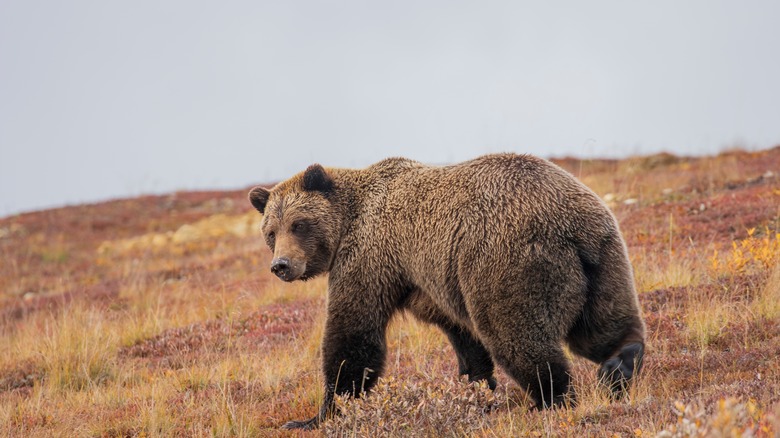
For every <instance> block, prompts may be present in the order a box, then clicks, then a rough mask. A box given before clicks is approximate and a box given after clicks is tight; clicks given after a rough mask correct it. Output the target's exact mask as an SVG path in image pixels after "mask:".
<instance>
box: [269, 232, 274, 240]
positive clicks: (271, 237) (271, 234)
mask: <svg viewBox="0 0 780 438" xmlns="http://www.w3.org/2000/svg"><path fill="white" fill-rule="evenodd" d="M275 237H276V233H274V232H273V231H271V232H270V233H268V240H274V238H275Z"/></svg>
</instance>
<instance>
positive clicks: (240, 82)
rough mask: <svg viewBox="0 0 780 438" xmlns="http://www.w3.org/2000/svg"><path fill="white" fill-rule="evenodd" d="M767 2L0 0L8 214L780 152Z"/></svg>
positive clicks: (778, 32)
mask: <svg viewBox="0 0 780 438" xmlns="http://www.w3.org/2000/svg"><path fill="white" fill-rule="evenodd" d="M778 23H780V2H777V1H763V2H762V1H746V2H735V1H731V2H725V1H711V0H710V1H654V2H626V1H611V2H605V1H552V2H534V3H530V2H520V1H507V2H488V1H469V2H461V1H452V0H448V1H420V0H415V1H396V0H394V1H366V0H362V1H333V2H324V1H290V0H285V1H258V0H246V1H219V2H216V1H210V2H203V1H194V0H182V1H171V0H153V1H146V0H141V1H139V0H134V1H106V0H96V1H79V0H69V1H58V0H49V1H37V0H0V216H5V215H9V214H13V213H16V212H19V211H28V210H33V209H39V208H45V207H50V206H59V205H65V204H72V203H80V202H85V201H95V200H101V199H106V198H114V197H124V196H134V195H138V194H140V193H160V192H168V191H175V190H187V189H219V188H239V187H244V186H248V185H250V184H253V183H258V182H266V181H274V180H279V179H282V178H285V177H287V176H289V175H291V174H292V173H294V172H298V171H300V170H303V169H304V168H305V167H306V166H307V165H309V164H311V163H312V162H320V163H322V164H324V165H326V166H337V167H363V166H366V165H368V164H370V163H372V162H375V161H378V160H379V159H382V158H384V157H387V156H399V155H400V156H408V157H410V158H414V159H418V160H421V161H424V162H429V163H445V162H454V161H461V160H464V159H468V158H471V157H474V156H477V155H480V154H483V153H488V152H499V151H516V152H529V153H533V154H537V155H541V156H544V157H554V156H562V155H574V156H583V157H593V156H613V157H614V156H626V155H630V154H637V153H651V152H657V151H662V150H664V151H671V152H675V153H680V154H704V153H712V152H715V151H718V150H721V149H724V148H727V147H733V146H743V147H747V148H751V149H755V148H765V147H770V146H774V145H776V144H780V79H778V78H780V25H778Z"/></svg>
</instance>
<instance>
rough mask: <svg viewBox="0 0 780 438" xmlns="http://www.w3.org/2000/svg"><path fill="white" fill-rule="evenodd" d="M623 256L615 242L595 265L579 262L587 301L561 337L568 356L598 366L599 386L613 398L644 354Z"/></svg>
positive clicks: (623, 391)
mask: <svg viewBox="0 0 780 438" xmlns="http://www.w3.org/2000/svg"><path fill="white" fill-rule="evenodd" d="M624 251H625V250H624V249H623V247H622V245H621V244H620V242H619V241H615V242H613V245H612V246H611V247H610V248H608V250H606V251H605V252H604V253H603V254H602V260H601V262H600V263H599V264H588V263H586V262H584V261H583V269H584V272H585V276H586V277H587V301H586V303H585V306H584V307H583V310H582V313H581V315H579V317H578V318H577V320H576V321H575V323H574V325H573V326H572V328H571V329H570V330H569V333H568V334H567V337H566V340H567V343H568V345H569V348H570V349H571V350H572V352H574V353H576V354H578V355H580V356H583V357H585V358H587V359H589V360H591V361H593V362H595V363H597V364H599V365H600V366H599V370H598V377H599V380H600V381H602V382H603V383H604V384H605V385H606V386H607V387H608V388H609V389H610V390H611V392H612V395H613V397H615V398H621V397H623V396H625V395H626V393H627V391H628V387H629V385H630V383H631V381H632V380H634V379H635V378H636V376H637V375H638V374H639V372H640V370H641V368H642V361H643V358H644V353H645V326H644V322H643V321H642V318H641V316H640V311H639V304H638V302H637V297H636V292H635V291H634V283H633V276H632V274H631V267H630V264H629V262H628V258H627V256H626V255H625V252H624Z"/></svg>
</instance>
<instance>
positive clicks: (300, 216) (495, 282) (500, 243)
mask: <svg viewBox="0 0 780 438" xmlns="http://www.w3.org/2000/svg"><path fill="white" fill-rule="evenodd" d="M250 201H251V202H252V204H253V205H254V206H255V208H257V209H258V211H260V212H261V213H264V217H263V222H262V231H263V234H264V236H265V238H266V241H267V242H268V245H269V246H270V248H271V249H272V250H273V251H274V261H273V262H272V270H273V271H274V272H275V273H276V274H277V275H278V276H279V277H280V278H282V279H283V280H286V281H293V280H297V279H307V278H310V277H312V276H315V275H318V274H322V273H326V272H329V273H330V277H329V283H328V309H327V322H326V326H325V335H324V340H323V345H322V359H323V372H324V378H325V382H326V391H325V402H324V403H323V407H322V409H321V411H320V413H319V414H318V415H317V416H315V417H314V418H312V419H310V420H307V421H301V422H290V423H288V424H287V425H285V427H288V428H312V427H316V426H317V425H318V424H319V422H321V421H322V420H324V419H325V418H326V417H327V415H329V414H330V413H331V412H332V409H333V394H334V392H335V393H339V394H352V395H360V393H361V392H363V391H366V390H368V389H370V388H371V386H373V384H374V382H376V378H377V376H379V375H380V374H381V373H382V369H383V365H384V361H385V352H386V347H385V345H386V343H385V331H386V328H387V325H388V322H389V321H390V319H391V317H392V316H393V315H394V314H395V313H397V312H398V311H400V310H407V311H408V312H410V313H411V314H413V315H415V316H416V317H418V318H420V319H421V320H424V321H427V322H429V323H432V324H436V325H437V326H439V327H440V328H441V329H442V330H444V332H445V333H446V334H447V336H448V338H449V339H450V341H451V342H452V344H453V347H454V349H455V351H456V353H457V359H458V364H459V369H460V372H461V373H462V374H467V375H468V376H469V378H470V379H472V380H487V381H488V384H489V385H490V386H491V387H494V386H495V380H494V378H493V368H494V363H496V364H498V365H499V366H501V367H502V368H503V369H504V370H505V371H506V372H507V373H508V374H509V375H510V376H511V377H512V378H513V379H514V380H515V381H517V383H518V384H520V385H521V386H523V387H524V388H526V389H527V390H528V391H529V393H530V395H531V396H532V398H533V399H534V400H535V402H536V405H537V406H538V407H548V406H554V405H558V404H561V403H563V402H564V400H565V399H566V398H567V397H570V396H571V395H572V391H571V388H570V380H571V379H570V376H569V363H568V361H567V359H566V358H565V356H564V353H563V350H562V343H563V342H566V343H568V345H569V347H570V348H571V351H573V352H574V353H576V354H578V355H581V356H584V357H586V358H588V359H590V360H592V361H594V362H596V363H599V364H601V367H600V370H599V376H600V377H601V379H602V380H604V382H605V383H606V384H607V385H608V386H609V387H610V388H612V390H613V391H614V393H615V394H616V395H617V396H619V395H620V394H622V393H624V391H625V388H626V385H627V383H628V382H629V381H630V380H631V379H632V377H633V376H634V375H636V373H637V372H638V371H639V368H640V367H641V361H642V357H643V354H644V337H645V328H644V323H643V321H642V318H641V315H640V310H639V306H638V302H637V296H636V291H635V289H634V281H633V276H632V271H631V266H630V264H629V261H628V257H627V253H626V247H625V244H624V242H623V239H622V237H621V235H620V231H619V229H618V225H617V221H616V220H615V218H614V216H613V215H612V214H611V213H610V211H609V209H608V208H607V207H606V206H605V205H604V203H603V202H602V201H601V200H600V198H599V197H598V196H596V195H595V194H594V193H593V192H592V191H591V190H590V189H588V188H587V187H585V186H584V185H583V184H582V183H580V182H579V181H577V180H576V179H575V178H574V177H573V176H571V175H570V174H569V173H567V172H565V171H564V170H562V169H560V168H559V167H557V166H555V165H554V164H552V163H550V162H548V161H546V160H543V159H540V158H536V157H532V156H528V155H515V154H499V155H488V156H483V157H480V158H477V159H474V160H471V161H467V162H464V163H461V164H457V165H452V166H444V167H433V166H426V165H423V164H420V163H417V162H414V161H411V160H407V159H402V158H391V159H387V160H384V161H381V162H379V163H377V164H374V165H372V166H370V167H368V168H366V169H361V170H350V169H324V168H322V167H321V166H319V165H313V166H310V167H309V168H308V169H307V170H306V171H305V172H303V173H301V174H298V175H296V176H294V177H292V178H291V179H289V180H287V181H284V182H282V183H280V184H278V185H277V186H276V187H274V188H273V189H271V190H270V191H268V190H266V189H263V188H260V187H258V188H255V189H253V190H252V191H251V192H250Z"/></svg>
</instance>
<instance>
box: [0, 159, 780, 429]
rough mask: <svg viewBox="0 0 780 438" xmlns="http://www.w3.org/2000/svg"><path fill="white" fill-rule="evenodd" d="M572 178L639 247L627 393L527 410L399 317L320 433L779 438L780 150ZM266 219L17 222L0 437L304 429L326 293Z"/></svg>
mask: <svg viewBox="0 0 780 438" xmlns="http://www.w3.org/2000/svg"><path fill="white" fill-rule="evenodd" d="M560 164H561V165H563V166H564V167H566V168H567V169H568V170H570V171H571V172H573V173H574V174H575V175H578V176H579V177H580V178H581V179H582V180H583V181H585V182H586V183H587V184H588V185H590V186H591V187H592V188H593V189H594V190H595V191H596V192H597V193H598V194H599V195H601V196H605V195H607V194H611V196H610V199H612V200H611V205H612V207H613V209H614V211H615V214H616V216H617V217H618V219H619V221H620V223H621V228H622V230H623V232H624V234H625V236H626V240H627V243H628V245H629V251H630V253H631V257H632V263H633V265H634V270H635V279H636V283H637V288H638V290H639V292H640V301H641V304H642V306H643V309H644V313H645V316H646V319H647V325H648V331H649V332H648V348H647V358H646V362H645V368H644V371H643V375H642V377H641V378H640V379H639V380H638V381H637V382H636V385H635V386H633V387H632V389H631V393H630V396H629V397H628V398H627V399H625V400H621V401H612V400H610V399H609V397H608V396H607V394H606V393H605V391H604V389H603V388H602V387H600V386H599V385H598V382H597V381H596V375H595V374H596V366H595V365H594V364H591V363H588V362H587V361H585V360H583V359H581V358H576V357H573V358H572V359H573V364H574V365H573V378H574V384H575V387H576V391H577V400H578V403H577V405H576V406H569V407H568V408H563V409H558V410H554V411H544V412H538V411H533V410H529V406H530V402H529V400H528V399H527V397H526V395H525V393H524V392H523V391H522V390H521V389H520V388H518V387H517V386H516V385H515V384H514V383H513V382H512V381H511V379H509V378H508V377H507V376H506V375H504V374H503V373H502V372H500V371H499V372H498V374H497V378H498V381H499V387H498V389H497V391H495V392H491V391H489V390H487V389H485V388H484V387H480V386H478V385H471V384H468V383H467V382H464V381H463V380H460V379H458V378H457V376H456V374H457V364H456V361H455V356H454V353H453V351H452V348H451V347H450V346H449V344H448V343H447V341H446V337H445V336H443V335H442V334H441V333H440V332H439V331H438V330H436V329H435V328H433V327H430V326H427V325H425V324H422V323H419V322H417V321H415V320H413V319H412V318H409V317H404V316H399V317H397V318H396V319H395V320H394V321H393V322H392V324H391V327H390V330H389V332H388V335H387V339H388V364H387V370H386V373H385V377H384V378H383V379H382V380H381V381H380V382H379V384H378V386H377V389H376V391H375V392H373V393H372V394H371V395H369V396H368V397H366V398H364V399H358V400H341V401H340V402H339V405H340V406H341V410H342V413H343V414H342V415H341V416H339V417H337V418H335V419H333V420H332V421H331V422H329V423H327V424H326V425H325V426H324V428H323V429H322V430H321V431H319V432H315V433H314V434H320V433H324V434H326V435H331V436H372V435H373V436H426V437H427V436H481V437H504V436H615V435H617V436H654V435H658V434H660V435H661V436H742V435H745V434H748V435H749V434H752V435H753V436H776V435H777V434H778V431H780V423H779V422H778V421H779V420H778V418H780V403H778V402H779V401H780V396H779V395H778V394H780V366H778V361H777V358H778V356H780V267H779V266H778V262H779V261H780V235H778V234H777V233H778V232H780V229H779V228H778V225H780V208H778V205H780V178H778V177H777V176H775V175H777V173H779V172H780V148H776V149H773V150H767V151H758V152H740V151H732V152H729V153H726V154H722V155H719V156H715V157H706V158H700V159H693V158H684V157H674V156H671V155H663V154H662V155H656V156H651V157H639V158H633V159H629V160H623V161H599V160H589V161H577V160H571V159H568V160H561V161H560ZM769 172H772V173H771V174H770V173H769ZM629 199H631V200H636V201H631V202H628V203H626V202H625V201H626V200H629ZM249 209H250V208H249V206H248V205H247V203H246V201H245V198H244V193H243V192H230V193H224V192H223V193H206V192H204V193H179V194H174V195H170V196H163V197H143V198H136V199H132V200H123V201H115V202H112V203H105V204H97V205H89V206H80V207H72V208H66V209H59V210H51V211H46V212H40V213H33V214H27V215H21V216H15V217H10V218H5V219H0V254H2V256H3V264H2V265H0V330H2V336H0V351H4V352H6V354H3V355H0V435H3V436H19V437H28V436H31V437H35V436H45V437H51V436H299V435H307V434H305V433H301V432H286V431H281V430H280V429H279V426H280V425H281V424H283V423H284V422H285V421H287V420H289V419H302V418H307V417H310V416H311V415H313V414H314V412H315V411H316V409H317V404H318V403H319V401H320V400H321V397H322V378H321V376H320V373H319V361H320V354H319V340H320V338H321V336H322V328H323V323H324V317H325V310H324V309H325V299H326V298H325V295H326V291H325V289H326V285H327V280H326V279H325V278H321V279H316V280H313V281H309V282H306V283H299V284H285V283H282V282H280V281H277V280H275V279H274V278H272V277H271V275H270V273H269V272H268V269H267V265H268V263H269V261H270V254H269V253H268V250H267V249H266V248H265V247H264V244H263V243H262V242H261V239H260V238H259V237H258V236H257V235H256V225H257V219H258V218H257V215H254V214H253V213H251V212H250V211H249Z"/></svg>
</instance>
